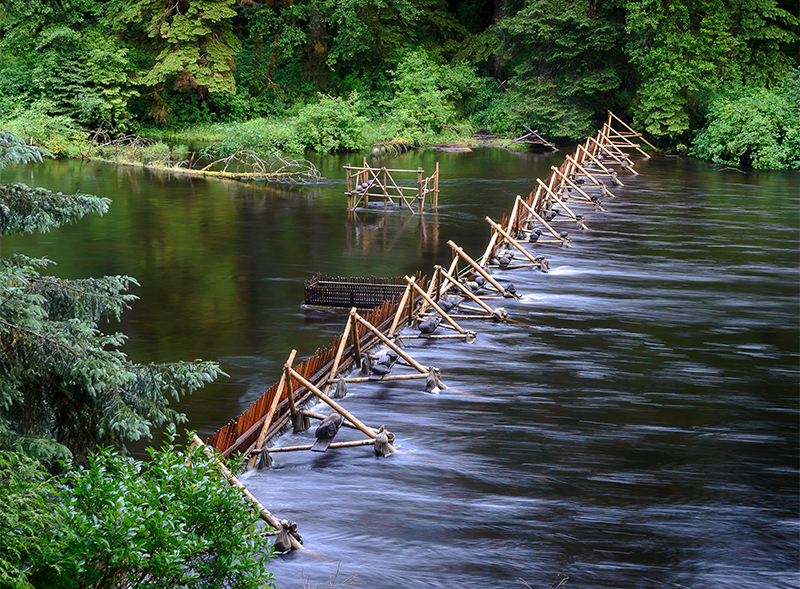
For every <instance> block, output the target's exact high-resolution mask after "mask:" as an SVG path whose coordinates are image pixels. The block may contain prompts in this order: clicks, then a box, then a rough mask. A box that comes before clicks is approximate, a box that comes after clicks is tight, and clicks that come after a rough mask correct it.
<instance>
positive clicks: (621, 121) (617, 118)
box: [608, 111, 658, 157]
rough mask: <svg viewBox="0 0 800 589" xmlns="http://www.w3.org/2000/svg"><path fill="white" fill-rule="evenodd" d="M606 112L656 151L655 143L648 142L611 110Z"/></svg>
mask: <svg viewBox="0 0 800 589" xmlns="http://www.w3.org/2000/svg"><path fill="white" fill-rule="evenodd" d="M608 114H609V116H610V117H614V118H615V119H616V120H617V121H619V122H620V123H621V124H622V125H623V126H624V127H625V128H626V129H628V131H630V132H631V133H633V134H634V135H636V136H637V137H638V138H639V139H641V140H642V141H644V142H645V143H647V145H649V146H650V147H652V148H653V149H655V150H656V151H658V148H657V147H656V146H655V145H653V144H652V143H650V142H649V141H648V140H647V139H645V138H644V136H643V135H642V134H641V133H638V132H636V131H634V130H633V129H631V128H630V127H629V126H628V124H627V123H626V122H625V121H623V120H622V119H620V118H619V117H618V116H617V115H615V114H614V113H613V112H611V111H608ZM648 157H649V156H648Z"/></svg>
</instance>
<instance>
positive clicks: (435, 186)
mask: <svg viewBox="0 0 800 589" xmlns="http://www.w3.org/2000/svg"><path fill="white" fill-rule="evenodd" d="M433 208H434V209H438V208H439V162H436V172H435V176H434V177H433Z"/></svg>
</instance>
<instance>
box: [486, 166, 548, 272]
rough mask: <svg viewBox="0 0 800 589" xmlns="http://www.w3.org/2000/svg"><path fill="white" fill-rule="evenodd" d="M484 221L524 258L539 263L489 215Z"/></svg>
mask: <svg viewBox="0 0 800 589" xmlns="http://www.w3.org/2000/svg"><path fill="white" fill-rule="evenodd" d="M537 180H538V178H537ZM539 182H541V180H539ZM486 222H487V223H489V225H491V226H492V227H494V230H495V231H497V232H499V233H500V235H502V236H503V237H505V238H506V239H507V240H508V242H509V243H510V244H511V245H513V246H514V247H515V248H517V249H518V250H519V251H521V252H522V254H523V255H524V256H525V257H526V258H528V259H529V260H530V261H531V262H533V263H534V264H536V265H537V266H538V265H539V262H537V261H536V258H534V257H533V256H532V255H531V254H530V253H529V252H528V250H526V249H525V248H524V247H522V246H521V245H520V243H519V242H518V241H517V240H516V239H514V238H513V237H511V236H510V235H509V234H508V233H507V232H506V231H505V229H503V228H502V227H500V225H498V224H497V223H495V222H494V221H492V219H491V218H489V217H486Z"/></svg>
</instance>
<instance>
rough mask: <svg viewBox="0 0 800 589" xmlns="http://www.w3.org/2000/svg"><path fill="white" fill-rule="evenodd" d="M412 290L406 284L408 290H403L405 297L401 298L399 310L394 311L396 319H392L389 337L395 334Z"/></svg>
mask: <svg viewBox="0 0 800 589" xmlns="http://www.w3.org/2000/svg"><path fill="white" fill-rule="evenodd" d="M410 290H411V287H410V286H406V290H405V291H404V292H403V297H402V298H401V299H400V305H398V307H397V311H395V313H394V319H392V326H391V327H390V328H389V332H388V335H389V337H392V336H393V335H394V330H395V329H397V324H398V323H400V317H401V316H402V315H403V309H404V308H405V306H406V304H407V303H408V293H409V291H410Z"/></svg>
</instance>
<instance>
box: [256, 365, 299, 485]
mask: <svg viewBox="0 0 800 589" xmlns="http://www.w3.org/2000/svg"><path fill="white" fill-rule="evenodd" d="M296 354H297V351H296V350H292V351H291V353H290V354H289V358H288V359H287V360H286V364H289V365H291V364H292V363H293V362H294V357H295V355H296ZM284 365H285V364H284ZM285 387H286V372H285V371H282V372H281V379H280V380H279V381H278V388H277V390H276V391H275V396H274V397H273V399H272V403H270V406H269V411H267V416H266V418H265V419H264V425H263V426H262V427H261V433H260V434H258V440H257V441H256V446H255V447H256V448H258V449H261V447H262V446H263V445H264V442H265V441H266V440H267V432H268V431H269V426H270V424H271V423H272V417H273V416H274V415H275V409H276V408H277V406H278V403H279V402H280V400H281V396H282V395H283V389H284V388H285ZM254 467H255V460H254V459H253V458H250V460H248V461H247V470H252V469H253V468H254Z"/></svg>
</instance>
